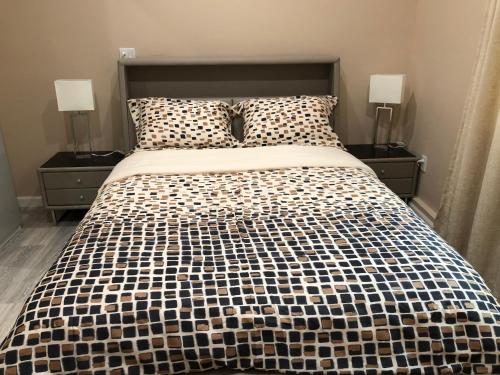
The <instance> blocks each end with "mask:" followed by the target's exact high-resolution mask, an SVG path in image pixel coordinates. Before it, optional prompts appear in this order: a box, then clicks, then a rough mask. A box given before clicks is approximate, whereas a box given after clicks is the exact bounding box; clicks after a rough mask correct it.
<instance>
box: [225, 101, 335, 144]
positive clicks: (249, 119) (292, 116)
mask: <svg viewBox="0 0 500 375" xmlns="http://www.w3.org/2000/svg"><path fill="white" fill-rule="evenodd" d="M336 105H337V97H333V96H289V97H278V98H252V99H247V100H243V101H241V102H240V103H238V104H236V105H235V106H233V111H234V112H235V113H237V114H240V115H241V116H242V117H243V133H244V140H243V146H244V147H254V146H272V145H283V144H285V145H290V144H295V145H311V146H332V147H338V148H341V149H344V146H343V145H342V143H341V142H340V140H339V138H338V136H337V134H335V132H334V131H333V130H332V128H331V126H330V120H329V117H330V115H331V114H332V111H333V109H334V108H335V106H336Z"/></svg>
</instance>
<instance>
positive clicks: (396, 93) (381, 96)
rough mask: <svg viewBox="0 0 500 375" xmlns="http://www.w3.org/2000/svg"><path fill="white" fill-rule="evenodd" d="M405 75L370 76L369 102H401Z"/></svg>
mask: <svg viewBox="0 0 500 375" xmlns="http://www.w3.org/2000/svg"><path fill="white" fill-rule="evenodd" d="M405 81H406V75H404V74H373V75H371V76H370V99H369V101H370V103H387V104H401V103H402V102H403V96H404V90H405Z"/></svg>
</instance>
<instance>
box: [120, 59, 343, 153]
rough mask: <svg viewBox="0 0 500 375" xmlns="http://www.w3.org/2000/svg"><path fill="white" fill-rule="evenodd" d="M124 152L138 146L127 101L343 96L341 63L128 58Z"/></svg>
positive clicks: (123, 75) (123, 82)
mask: <svg viewBox="0 0 500 375" xmlns="http://www.w3.org/2000/svg"><path fill="white" fill-rule="evenodd" d="M118 74H119V81H120V99H121V108H122V118H123V131H124V133H123V135H124V148H125V150H126V151H128V150H130V149H131V148H133V147H134V146H135V144H136V135H135V129H134V125H133V123H132V120H131V118H130V115H129V113H128V109H127V100H128V99H131V98H142V97H149V96H162V97H171V98H200V99H201V98H221V99H222V98H224V99H227V98H242V97H264V96H292V95H337V96H338V92H339V77H340V59H339V58H338V57H326V58H325V57H318V58H308V59H294V58H283V59H279V58H275V59H257V60H251V59H246V60H238V59H230V60H229V59H227V60H224V59H218V60H217V59H196V60H173V59H142V58H141V59H123V60H119V62H118Z"/></svg>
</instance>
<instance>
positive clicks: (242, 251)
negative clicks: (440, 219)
mask: <svg viewBox="0 0 500 375" xmlns="http://www.w3.org/2000/svg"><path fill="white" fill-rule="evenodd" d="M339 152H341V151H339ZM499 349H500V308H499V306H498V304H497V303H496V301H495V299H494V298H493V296H492V295H491V294H490V292H489V290H488V288H487V287H486V286H485V285H484V282H483V280H482V279H481V277H480V276H479V275H478V274H477V273H476V272H475V271H474V270H473V269H472V268H471V266H470V265H469V264H468V263H466V262H465V261H464V260H463V259H462V258H461V257H460V256H459V255H458V254H457V253H456V252H455V251H454V250H453V249H451V248H450V247H449V246H447V245H446V243H445V242H444V241H443V240H442V239H440V238H439V237H438V236H437V235H436V234H435V233H434V232H433V231H432V230H431V229H429V228H428V227H427V225H425V224H424V223H423V222H422V221H421V220H420V219H419V218H418V217H416V216H415V215H414V213H413V212H412V211H411V210H410V209H408V207H407V206H405V205H404V204H403V203H402V202H401V201H400V200H399V199H398V198H397V197H396V196H395V195H394V194H393V193H391V192H390V191H389V190H388V189H387V188H386V187H385V186H384V185H383V184H382V183H381V182H380V181H379V180H378V179H377V178H376V177H375V176H374V175H373V174H372V173H370V172H369V171H367V170H366V169H362V168H356V167H352V166H348V167H345V166H337V167H335V166H327V167H320V166H315V167H307V166H298V167H290V168H285V169H271V170H253V171H244V170H243V171H234V172H224V173H221V172H218V173H203V174H196V173H189V174H135V175H132V176H130V177H125V178H120V179H118V180H116V181H111V182H109V183H108V184H107V186H106V187H105V188H103V189H102V191H101V193H100V194H99V196H98V198H97V200H96V202H95V203H94V205H93V207H92V209H91V210H90V211H89V213H88V214H87V216H86V217H85V219H84V220H83V221H82V223H81V224H80V225H79V227H78V229H77V230H76V233H75V234H74V235H73V236H72V238H71V239H70V241H69V243H68V244H67V246H66V248H65V249H64V251H63V252H62V253H61V256H60V257H59V259H58V260H57V262H56V263H55V264H54V265H53V266H52V267H51V269H50V270H49V271H48V272H47V274H46V275H45V276H44V277H43V279H42V280H41V281H40V282H39V284H38V285H37V286H36V288H35V290H34V291H33V294H32V295H31V297H30V298H29V300H28V301H27V302H26V305H25V306H24V309H23V311H22V313H21V315H20V316H19V318H18V320H17V323H16V325H15V327H14V328H13V329H12V331H11V332H10V334H9V336H8V337H7V338H6V340H5V341H4V342H3V344H2V346H1V351H0V374H4V373H5V374H15V373H18V374H29V373H32V372H56V373H59V372H67V373H113V374H115V373H116V374H118V373H131V374H132V373H147V374H154V373H185V372H195V371H201V370H208V369H217V368H223V367H225V368H230V369H240V370H244V369H261V370H273V371H280V372H292V373H295V372H297V373H299V372H300V373H308V374H313V373H318V374H345V373H355V374H379V373H383V374H392V373H398V374H435V373H436V374H437V373H440V374H459V373H466V374H469V373H478V374H483V373H500V365H499V362H500V352H499Z"/></svg>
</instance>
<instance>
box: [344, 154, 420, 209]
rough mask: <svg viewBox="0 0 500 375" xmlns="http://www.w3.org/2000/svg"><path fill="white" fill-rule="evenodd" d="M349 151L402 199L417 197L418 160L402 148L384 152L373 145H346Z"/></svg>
mask: <svg viewBox="0 0 500 375" xmlns="http://www.w3.org/2000/svg"><path fill="white" fill-rule="evenodd" d="M345 147H346V148H347V151H349V153H350V154H352V155H354V156H355V157H357V158H358V159H360V160H361V161H362V162H363V163H365V164H367V165H368V166H369V167H370V168H372V169H373V170H374V171H375V173H376V174H377V176H378V178H379V179H380V180H381V181H382V182H383V183H384V184H386V185H387V187H388V188H389V189H391V190H392V191H393V192H394V193H396V194H397V195H399V197H400V198H403V199H404V200H406V201H408V200H409V199H411V198H413V197H414V196H415V191H416V187H417V178H418V170H419V166H418V158H417V157H416V156H415V155H413V154H412V153H411V152H408V151H407V150H406V149H404V148H402V147H398V148H390V149H388V150H382V149H379V148H375V147H373V145H346V146H345Z"/></svg>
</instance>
